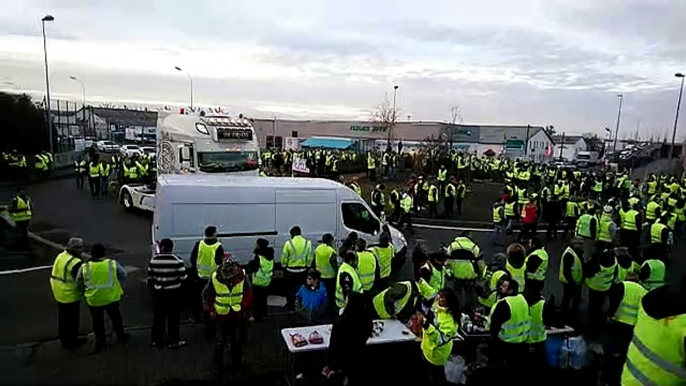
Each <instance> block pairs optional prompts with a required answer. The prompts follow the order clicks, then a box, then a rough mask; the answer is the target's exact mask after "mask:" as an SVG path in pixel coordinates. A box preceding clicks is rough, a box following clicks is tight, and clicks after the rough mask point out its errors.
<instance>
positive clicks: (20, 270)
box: [0, 265, 52, 276]
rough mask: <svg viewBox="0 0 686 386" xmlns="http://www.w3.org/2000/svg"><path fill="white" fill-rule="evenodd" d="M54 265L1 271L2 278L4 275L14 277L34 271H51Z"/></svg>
mask: <svg viewBox="0 0 686 386" xmlns="http://www.w3.org/2000/svg"><path fill="white" fill-rule="evenodd" d="M51 268H52V265H43V266H40V267H31V268H23V269H11V270H9V271H0V276H2V275H14V274H16V273H26V272H33V271H42V270H44V269H51Z"/></svg>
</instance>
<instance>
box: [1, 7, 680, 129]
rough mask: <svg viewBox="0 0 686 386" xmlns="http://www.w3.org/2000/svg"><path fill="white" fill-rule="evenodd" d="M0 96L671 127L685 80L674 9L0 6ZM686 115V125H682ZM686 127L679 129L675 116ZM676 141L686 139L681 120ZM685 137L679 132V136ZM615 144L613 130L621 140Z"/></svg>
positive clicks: (305, 114)
mask: <svg viewBox="0 0 686 386" xmlns="http://www.w3.org/2000/svg"><path fill="white" fill-rule="evenodd" d="M0 6H2V9H3V11H2V12H0V89H10V90H15V91H16V90H22V89H23V90H25V91H29V92H36V93H43V92H44V89H45V80H44V73H43V50H42V39H41V23H40V19H41V17H42V16H43V15H45V14H52V15H53V16H54V17H55V21H53V22H51V23H49V24H47V26H46V30H47V35H48V54H49V63H50V75H51V87H52V93H53V97H54V98H67V99H72V100H78V99H80V98H81V86H80V85H79V84H78V83H76V82H73V81H70V80H69V76H70V75H74V76H76V77H78V78H80V79H81V80H83V82H84V83H85V85H86V91H87V99H88V100H89V101H90V102H93V103H96V102H101V101H121V102H123V103H126V102H128V103H133V102H135V101H139V102H141V103H143V102H149V103H163V104H183V103H188V102H187V101H188V98H189V96H188V94H189V91H188V90H189V82H188V79H187V78H186V77H185V75H184V74H182V73H180V72H178V71H175V70H174V66H180V67H182V68H183V69H184V70H186V71H188V72H189V73H190V74H191V75H192V76H193V79H194V86H195V87H194V89H195V101H196V104H200V105H210V106H228V107H229V109H230V110H231V111H236V112H244V113H248V114H252V115H254V116H259V117H274V116H276V117H282V118H287V117H299V118H300V117H301V118H333V119H343V118H352V119H356V118H362V119H366V118H368V117H369V116H370V110H372V109H373V108H374V106H376V105H378V104H379V103H380V101H381V100H382V99H383V97H384V94H385V93H389V94H391V96H392V92H393V85H396V84H397V85H398V86H399V89H398V105H399V107H400V109H401V110H402V112H401V117H402V118H403V119H407V116H408V115H409V116H410V117H411V119H413V120H415V119H421V120H449V119H450V113H449V106H450V105H451V104H457V105H459V106H460V108H461V110H462V116H463V119H464V122H465V123H506V124H527V123H531V124H537V125H549V124H552V125H554V126H555V127H556V128H557V129H558V131H565V132H567V133H582V132H587V131H595V132H599V133H600V132H603V131H604V130H603V128H604V127H611V128H613V129H614V126H615V124H616V119H617V106H618V99H617V94H619V93H621V94H623V95H624V96H625V98H624V108H623V112H622V120H621V123H622V126H621V131H622V132H624V133H629V132H631V133H632V136H633V133H635V132H636V129H637V127H638V125H639V122H640V127H641V131H640V133H641V136H642V137H644V138H645V137H647V136H650V135H651V134H649V133H654V134H655V135H656V136H659V137H660V138H661V137H662V136H663V135H664V134H665V133H666V132H668V131H669V132H670V133H671V127H672V125H673V122H674V113H675V109H676V103H677V98H678V94H679V79H677V78H675V77H674V73H675V72H678V71H686V40H685V39H683V28H684V25H686V2H683V1H678V0H672V1H667V0H603V1H598V0H575V1H568V0H517V1H512V0H479V1H476V0H474V1H464V0H445V1H438V0H426V1H423V2H418V1H412V0H388V1H386V0H364V1H361V0H347V1H334V0H294V1H275V0H250V1H238V0H197V1H190V0H135V1H134V0H111V1H99V0H20V1H18V0H0ZM685 118H686V117H685ZM682 122H683V120H682ZM679 126H680V130H679V135H680V137H685V136H686V129H685V128H684V127H685V126H684V125H682V124H680V125H679ZM682 132H683V134H682ZM620 137H622V134H620Z"/></svg>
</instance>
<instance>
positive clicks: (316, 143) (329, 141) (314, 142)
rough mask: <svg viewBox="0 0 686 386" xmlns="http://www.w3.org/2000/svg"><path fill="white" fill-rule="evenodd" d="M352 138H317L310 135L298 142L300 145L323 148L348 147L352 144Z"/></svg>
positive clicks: (343, 148)
mask: <svg viewBox="0 0 686 386" xmlns="http://www.w3.org/2000/svg"><path fill="white" fill-rule="evenodd" d="M353 144H354V143H353V140H352V139H346V138H317V137H311V138H308V139H306V140H304V141H303V142H301V143H300V146H301V147H323V148H325V149H341V150H345V149H350V148H351V147H352V146H353Z"/></svg>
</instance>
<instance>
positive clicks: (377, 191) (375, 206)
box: [369, 184, 386, 218]
mask: <svg viewBox="0 0 686 386" xmlns="http://www.w3.org/2000/svg"><path fill="white" fill-rule="evenodd" d="M385 188H386V187H385V186H384V185H383V184H378V185H376V187H375V188H374V189H373V190H372V191H371V193H370V194H369V199H370V200H369V206H371V208H372V211H374V214H376V216H377V217H379V218H381V217H382V214H385V207H386V196H385V195H384V192H383V191H384V189H385Z"/></svg>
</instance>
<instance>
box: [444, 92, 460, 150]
mask: <svg viewBox="0 0 686 386" xmlns="http://www.w3.org/2000/svg"><path fill="white" fill-rule="evenodd" d="M448 110H449V111H450V131H449V132H448V143H449V144H450V148H451V149H452V148H453V141H454V140H455V130H456V129H457V128H456V127H455V126H456V125H458V124H462V122H463V120H462V109H460V105H458V104H457V103H453V104H451V105H450V106H449V107H448Z"/></svg>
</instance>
